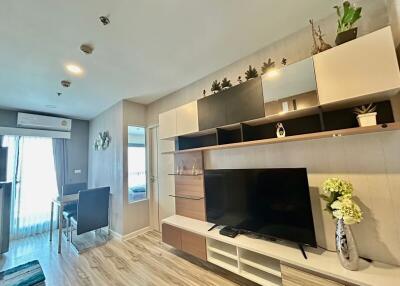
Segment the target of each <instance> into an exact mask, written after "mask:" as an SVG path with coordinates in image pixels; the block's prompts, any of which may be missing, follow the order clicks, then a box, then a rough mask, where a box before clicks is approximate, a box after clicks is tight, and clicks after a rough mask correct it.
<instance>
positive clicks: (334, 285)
mask: <svg viewBox="0 0 400 286" xmlns="http://www.w3.org/2000/svg"><path fill="white" fill-rule="evenodd" d="M281 272H282V285H283V286H344V284H341V283H338V282H335V281H332V280H329V279H325V278H322V277H318V276H315V275H313V274H310V273H307V272H304V271H301V270H298V269H295V268H292V267H289V266H286V265H283V264H281Z"/></svg>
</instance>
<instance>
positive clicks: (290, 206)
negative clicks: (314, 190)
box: [204, 168, 317, 247]
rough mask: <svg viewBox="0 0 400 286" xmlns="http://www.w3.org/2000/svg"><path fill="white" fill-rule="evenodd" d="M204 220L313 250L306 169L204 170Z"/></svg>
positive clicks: (311, 219)
mask: <svg viewBox="0 0 400 286" xmlns="http://www.w3.org/2000/svg"><path fill="white" fill-rule="evenodd" d="M204 176H205V177H204V178H205V180H204V184H205V194H206V215H207V221H208V222H211V223H214V224H217V225H224V226H230V227H232V228H234V229H237V230H240V231H242V232H249V233H255V234H258V235H261V236H264V237H267V238H273V239H279V240H285V241H292V242H296V243H298V244H301V245H309V246H312V247H316V246H317V243H316V239H315V231H314V222H313V216H312V210H311V202H310V191H309V186H308V179H307V170H306V169H305V168H290V169H222V170H205V173H204Z"/></svg>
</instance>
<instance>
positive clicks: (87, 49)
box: [80, 44, 94, 55]
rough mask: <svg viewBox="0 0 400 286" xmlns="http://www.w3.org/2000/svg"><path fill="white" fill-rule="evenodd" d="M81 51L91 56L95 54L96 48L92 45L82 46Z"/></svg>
mask: <svg viewBox="0 0 400 286" xmlns="http://www.w3.org/2000/svg"><path fill="white" fill-rule="evenodd" d="M80 49H81V51H82V52H84V53H85V54H87V55H91V54H92V53H93V50H94V47H93V46H92V45H91V44H82V45H81V47H80Z"/></svg>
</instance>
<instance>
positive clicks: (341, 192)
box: [321, 178, 363, 270]
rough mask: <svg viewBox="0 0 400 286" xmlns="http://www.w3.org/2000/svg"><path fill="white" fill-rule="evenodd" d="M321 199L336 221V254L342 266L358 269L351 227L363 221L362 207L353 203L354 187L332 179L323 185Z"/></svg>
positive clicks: (337, 179) (356, 252) (340, 180)
mask: <svg viewBox="0 0 400 286" xmlns="http://www.w3.org/2000/svg"><path fill="white" fill-rule="evenodd" d="M321 198H322V199H323V200H324V201H326V208H325V210H326V211H327V212H329V213H330V214H331V215H332V218H334V219H337V221H336V252H337V254H338V256H339V260H340V263H341V264H342V266H343V267H344V268H346V269H349V270H357V269H358V259H359V257H358V251H357V246H356V243H355V240H354V236H353V233H352V231H351V227H350V226H351V225H352V224H355V223H360V222H361V221H362V219H363V216H362V212H361V209H360V207H359V206H358V205H357V204H356V203H355V202H354V201H353V185H352V184H351V183H349V182H346V181H344V180H342V179H339V178H330V179H328V180H326V181H325V182H324V183H323V185H322V194H321Z"/></svg>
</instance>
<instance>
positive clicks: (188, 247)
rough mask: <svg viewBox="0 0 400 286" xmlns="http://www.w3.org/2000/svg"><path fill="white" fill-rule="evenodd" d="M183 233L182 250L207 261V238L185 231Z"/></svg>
mask: <svg viewBox="0 0 400 286" xmlns="http://www.w3.org/2000/svg"><path fill="white" fill-rule="evenodd" d="M181 233H182V250H183V251H184V252H186V253H189V254H191V255H193V256H196V257H197V258H200V259H203V260H205V261H206V260H207V250H206V238H205V237H204V236H201V235H198V234H194V233H191V232H188V231H185V230H182V231H181Z"/></svg>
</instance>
